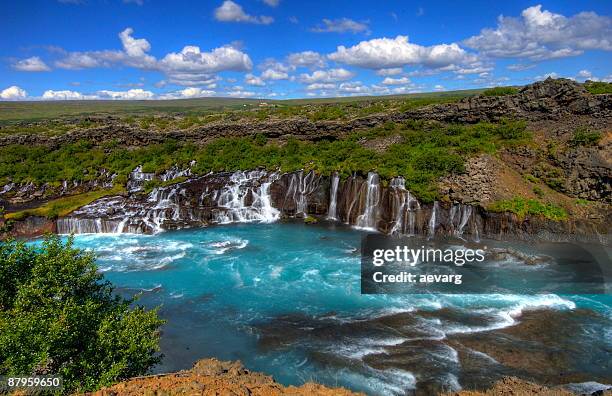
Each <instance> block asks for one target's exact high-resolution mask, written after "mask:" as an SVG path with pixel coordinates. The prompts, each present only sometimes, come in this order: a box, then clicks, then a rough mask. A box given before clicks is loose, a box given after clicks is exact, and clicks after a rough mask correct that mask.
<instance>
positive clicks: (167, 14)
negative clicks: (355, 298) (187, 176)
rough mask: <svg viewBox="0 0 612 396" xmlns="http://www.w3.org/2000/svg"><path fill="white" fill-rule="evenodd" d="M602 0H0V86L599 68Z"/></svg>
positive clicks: (576, 72) (504, 80)
mask: <svg viewBox="0 0 612 396" xmlns="http://www.w3.org/2000/svg"><path fill="white" fill-rule="evenodd" d="M611 11H612V2H610V1H607V0H600V1H580V2H570V1H543V2H529V1H506V2H492V1H490V0H489V1H467V0H466V1H386V0H383V1H377V2H373V1H363V0H350V1H344V0H334V1H329V0H328V1H318V0H309V1H296V0H233V1H230V0H225V1H224V0H215V1H202V0H200V1H182V0H175V1H157V0H47V1H42V0H41V1H25V0H24V1H3V2H1V3H0V15H2V16H1V17H0V18H2V19H1V21H2V23H1V24H0V37H2V40H0V62H1V64H0V68H1V70H2V73H1V74H0V100H41V99H44V100H60V99H173V98H189V97H204V96H234V97H261V98H278V99H282V98H299V97H321V96H349V95H386V94H399V93H411V92H429V91H442V90H455V89H468V88H477V87H489V86H496V85H523V84H527V83H529V82H532V81H535V80H538V79H542V78H545V77H546V76H549V75H552V76H558V77H568V78H574V79H577V80H579V81H583V80H585V79H593V80H604V81H610V80H611V79H612V67H611V66H610V65H612V17H611Z"/></svg>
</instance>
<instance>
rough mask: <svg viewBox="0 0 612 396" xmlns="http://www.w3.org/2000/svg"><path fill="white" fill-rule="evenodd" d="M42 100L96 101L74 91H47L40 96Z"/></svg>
mask: <svg viewBox="0 0 612 396" xmlns="http://www.w3.org/2000/svg"><path fill="white" fill-rule="evenodd" d="M42 99H43V100H83V99H97V98H94V97H87V96H85V95H83V94H82V93H80V92H76V91H69V90H63V91H54V90H52V89H50V90H47V91H45V92H44V93H43V95H42Z"/></svg>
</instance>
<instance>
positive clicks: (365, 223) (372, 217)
mask: <svg viewBox="0 0 612 396" xmlns="http://www.w3.org/2000/svg"><path fill="white" fill-rule="evenodd" d="M379 201H380V185H379V178H378V174H377V173H375V172H370V173H368V182H367V190H366V202H365V208H364V210H363V214H361V215H359V216H357V223H356V224H355V225H356V226H357V227H358V228H362V229H366V230H373V231H376V223H377V220H378V219H377V214H378V203H379Z"/></svg>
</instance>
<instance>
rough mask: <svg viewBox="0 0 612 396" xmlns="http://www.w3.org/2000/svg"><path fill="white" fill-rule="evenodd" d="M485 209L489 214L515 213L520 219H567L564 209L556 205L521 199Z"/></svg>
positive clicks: (495, 204) (499, 202) (500, 202)
mask: <svg viewBox="0 0 612 396" xmlns="http://www.w3.org/2000/svg"><path fill="white" fill-rule="evenodd" d="M487 209H488V210H490V211H491V212H511V213H515V214H516V215H517V216H518V217H519V218H520V219H524V218H525V216H527V215H531V216H542V217H545V218H547V219H550V220H556V221H560V220H567V217H568V216H567V212H566V211H565V209H563V208H561V207H559V206H557V205H554V204H552V203H543V202H540V201H538V200H536V199H525V198H523V197H514V198H512V199H509V200H503V201H497V202H493V203H492V204H491V205H489V207H488V208H487Z"/></svg>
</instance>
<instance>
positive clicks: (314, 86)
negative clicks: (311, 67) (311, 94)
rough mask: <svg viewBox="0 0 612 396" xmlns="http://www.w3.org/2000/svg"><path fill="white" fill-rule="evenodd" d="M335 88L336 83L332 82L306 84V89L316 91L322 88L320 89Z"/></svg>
mask: <svg viewBox="0 0 612 396" xmlns="http://www.w3.org/2000/svg"><path fill="white" fill-rule="evenodd" d="M334 88H336V84H332V83H314V84H308V85H307V86H306V89H307V90H308V91H318V90H322V89H327V90H329V89H334Z"/></svg>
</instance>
